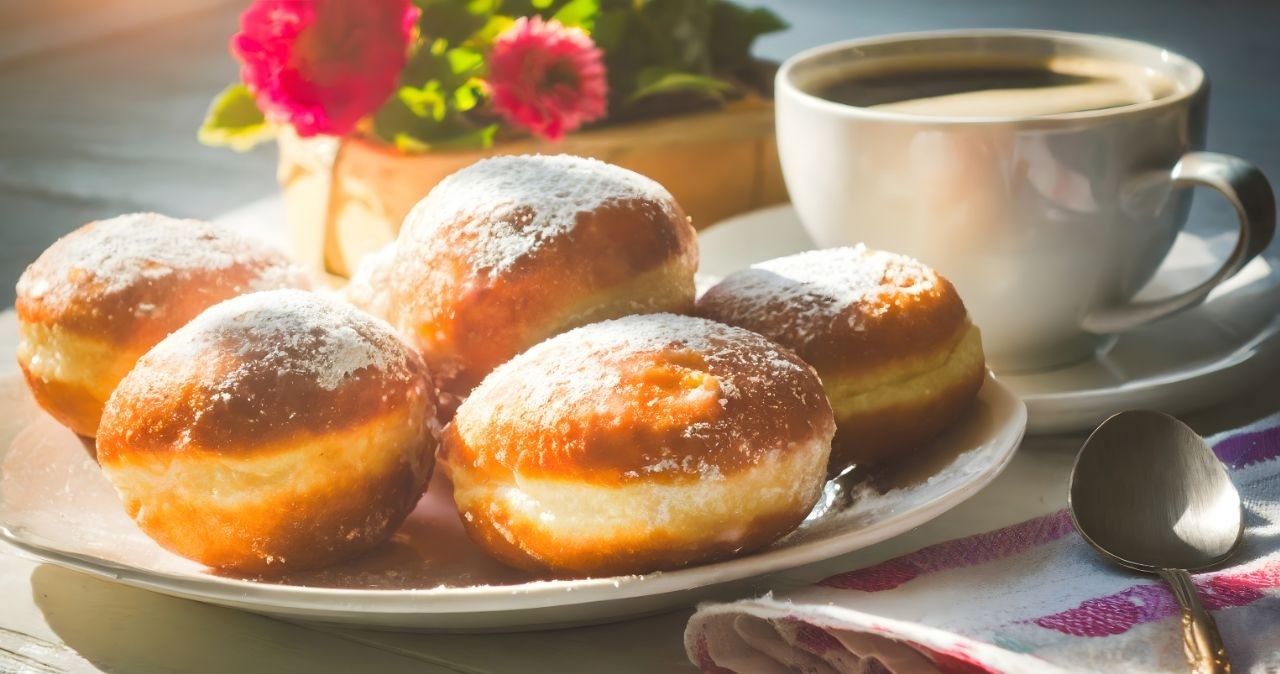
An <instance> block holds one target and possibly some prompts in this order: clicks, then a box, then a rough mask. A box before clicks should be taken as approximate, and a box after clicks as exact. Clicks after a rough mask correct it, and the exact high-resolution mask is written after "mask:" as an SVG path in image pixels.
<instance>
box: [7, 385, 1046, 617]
mask: <svg viewBox="0 0 1280 674" xmlns="http://www.w3.org/2000/svg"><path fill="white" fill-rule="evenodd" d="M15 381H16V383H17V384H18V385H22V380H21V378H20V377H16V376H10V377H0V387H3V386H6V385H12V384H14V383H15ZM978 398H979V399H986V400H988V401H989V402H996V401H998V402H999V405H998V407H999V408H1000V409H1003V410H1006V411H1005V413H1004V414H1002V415H1000V416H998V417H997V418H996V419H995V423H993V426H992V429H991V431H990V434H989V439H988V442H989V443H990V444H991V445H992V446H993V449H992V450H991V451H992V452H993V455H992V458H991V460H990V463H988V464H986V465H984V466H983V467H982V468H981V469H979V470H977V471H975V472H974V473H973V474H972V475H970V476H966V477H965V481H963V482H961V483H960V484H958V485H956V486H955V487H954V488H952V489H950V490H948V491H945V492H943V493H942V494H940V495H938V496H937V497H935V498H934V499H932V500H929V501H926V502H924V503H922V504H920V505H918V506H916V507H914V508H911V509H909V510H905V511H903V512H900V513H893V514H892V515H890V516H888V517H887V518H885V519H884V520H881V521H880V522H877V523H876V525H875V526H874V527H864V528H859V529H853V530H850V531H843V532H840V533H838V534H835V535H833V536H829V537H825V538H818V539H815V540H812V541H805V542H802V543H799V544H797V545H795V546H792V547H786V548H779V549H772V550H770V549H766V550H762V551H758V552H755V553H752V554H750V555H746V556H743V557H737V558H733V559H728V560H722V561H720V562H714V563H711V564H704V565H700V566H694V567H689V568H685V569H678V570H674V571H665V572H656V573H651V574H644V575H633V576H613V577H603V578H588V579H575V580H551V581H531V582H527V583H520V584H513V585H480V586H469V587H436V588H413V589H360V588H326V587H314V586H301V585H283V584H271V583H261V582H256V581H252V580H243V579H235V578H221V577H216V576H207V575H193V574H185V573H177V572H171V571H152V570H148V569H144V568H142V567H137V566H132V565H128V564H124V563H121V562H116V561H113V560H109V559H105V558H101V557H96V556H92V555H85V554H82V553H77V552H72V551H69V550H65V549H63V548H60V547H57V546H53V545H48V544H42V543H41V540H42V539H41V537H39V536H38V535H35V534H32V533H29V532H22V531H21V530H16V529H15V528H13V527H11V525H10V524H8V523H0V540H3V541H5V542H6V543H8V544H9V545H12V546H14V547H15V548H17V549H19V550H22V551H23V552H25V553H27V554H29V555H33V556H35V557H37V558H39V559H43V560H45V561H48V562H51V563H54V564H57V565H59V566H64V567H67V568H71V569H75V570H78V571H84V572H88V573H91V574H93V575H96V576H99V577H102V578H106V579H108V580H112V581H115V582H120V583H123V584H126V585H131V586H134V587H140V588H143V589H148V590H152V591H155V592H160V593H162V594H167V595H172V596H177V597H182V598H187V599H194V600H198V601H205V602H208V603H214V604H220V605H234V606H239V607H245V608H251V609H253V610H258V611H262V612H268V613H270V612H278V613H289V614H294V615H299V614H321V613H323V614H326V615H328V616H330V617H334V616H344V615H351V616H354V615H359V616H365V617H367V616H370V615H386V616H403V615H411V614H412V615H417V616H428V615H432V616H449V615H464V614H465V615H478V614H496V613H500V612H521V611H529V610H535V611H536V610H540V609H550V608H555V607H561V606H571V605H587V604H594V603H601V602H613V601H621V600H628V599H637V598H641V597H655V596H662V595H667V594H675V593H680V592H686V591H689V590H694V589H699V588H711V587H715V586H719V585H722V584H726V583H730V582H735V581H744V580H748V579H752V578H758V577H762V576H766V575H769V574H773V573H778V572H781V571H786V570H791V569H797V568H802V567H804V566H807V565H810V564H814V563H818V562H822V561H825V560H828V559H832V558H834V557H838V556H840V555H844V554H848V553H851V552H854V551H856V550H860V549H862V548H865V547H868V546H871V545H874V544H876V543H880V542H883V541H885V540H887V539H889V538H892V537H894V536H898V535H900V534H902V533H905V532H907V531H909V530H910V529H912V528H914V527H916V526H919V525H920V524H923V523H924V522H927V521H929V520H932V519H934V518H936V517H938V516H940V515H942V514H943V513H945V512H947V511H949V510H951V509H952V508H954V507H956V506H957V505H959V504H961V503H963V502H964V501H966V500H968V499H969V498H970V497H972V496H973V495H974V494H976V493H977V492H978V491H979V490H981V489H982V488H983V487H985V486H987V485H988V484H990V483H991V482H992V481H993V480H994V479H995V478H996V477H998V476H999V475H1000V474H1001V473H1002V472H1004V470H1005V468H1006V467H1007V466H1008V465H1009V463H1010V461H1012V459H1013V457H1014V455H1015V454H1016V453H1017V450H1018V447H1019V446H1020V445H1021V442H1022V439H1023V437H1024V436H1025V434H1026V428H1027V406H1026V404H1025V403H1024V402H1023V401H1022V400H1021V399H1020V398H1019V397H1018V396H1017V395H1016V394H1015V393H1014V392H1013V391H1012V390H1011V389H1010V388H1009V387H1008V386H1007V385H1005V384H1003V383H1001V382H1000V381H999V379H998V378H997V377H996V376H995V375H993V374H992V373H991V372H990V371H988V372H987V374H986V378H985V380H984V382H983V387H982V389H981V390H980V392H979V395H978ZM29 423H30V421H25V422H24V421H17V422H15V423H14V425H15V427H16V429H17V432H19V433H20V432H21V430H22V429H23V428H26V426H27V425H28V424H29ZM15 436H16V433H15ZM984 444H986V443H984ZM8 451H9V447H8V446H5V447H0V456H3V454H4V453H7V452H8ZM597 595H599V596H597ZM512 598H519V599H520V600H522V602H523V603H522V604H521V605H517V606H513V605H511V600H512ZM504 602H505V603H504ZM500 604H501V605H500Z"/></svg>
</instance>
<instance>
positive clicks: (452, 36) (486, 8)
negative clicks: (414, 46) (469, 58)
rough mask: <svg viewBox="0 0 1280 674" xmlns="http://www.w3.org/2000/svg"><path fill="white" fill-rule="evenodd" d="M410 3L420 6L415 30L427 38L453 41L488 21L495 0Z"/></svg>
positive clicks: (445, 0)
mask: <svg viewBox="0 0 1280 674" xmlns="http://www.w3.org/2000/svg"><path fill="white" fill-rule="evenodd" d="M413 4H415V5H417V6H418V9H419V10H421V14H420V15H419V17H418V30H419V31H421V32H422V36H423V38H424V39H426V41H427V42H430V41H431V40H435V39H441V40H445V41H446V42H448V43H449V44H455V45H456V44H462V43H463V42H464V41H465V40H466V39H467V38H468V37H469V36H470V35H471V34H472V33H475V32H476V31H478V30H480V29H481V28H483V27H484V25H485V24H486V23H488V22H489V17H490V16H492V15H493V14H494V13H496V12H497V5H498V0H470V1H469V2H462V1H460V0H413Z"/></svg>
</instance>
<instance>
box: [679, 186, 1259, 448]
mask: <svg viewBox="0 0 1280 674" xmlns="http://www.w3.org/2000/svg"><path fill="white" fill-rule="evenodd" d="M700 241H701V256H702V261H701V267H700V273H701V274H702V275H703V277H702V278H700V285H704V284H706V283H707V282H709V281H710V280H711V279H713V278H715V277H719V276H724V275H726V274H729V273H732V272H734V271H736V270H738V269H741V268H743V267H745V266H747V265H750V264H752V263H754V262H760V261H762V260H766V259H769V258H773V257H778V256H781V255H788V254H791V253H796V252H800V251H802V250H809V249H811V248H813V247H814V243H813V241H812V239H810V238H809V236H808V234H806V233H805V231H804V228H803V227H802V226H801V225H800V220H799V218H797V217H796V213H795V210H794V209H792V208H791V206H790V205H782V206H775V207H771V208H766V209H763V210H759V211H755V212H752V213H748V214H746V215H743V216H739V217H736V218H731V219H729V220H725V221H724V222H721V223H719V224H716V225H714V226H712V227H710V228H709V229H707V230H706V231H704V232H703V233H702V235H701V236H700ZM1232 242H1233V240H1232V238H1231V237H1230V236H1225V237H1212V238H1205V237H1203V236H1200V235H1198V234H1195V233H1189V232H1183V233H1182V234H1180V235H1179V236H1178V241H1177V243H1175V244H1174V247H1173V251H1172V252H1171V253H1170V255H1169V258H1168V259H1167V260H1166V261H1165V264H1164V265H1163V266H1162V267H1161V268H1160V271H1159V272H1158V273H1157V274H1156V277H1155V278H1154V279H1153V280H1152V281H1151V283H1149V284H1148V285H1147V287H1146V288H1144V289H1143V291H1142V293H1140V295H1139V297H1158V296H1161V295H1167V294H1170V293H1173V292H1177V291H1179V290H1182V289H1185V288H1189V287H1191V286H1193V285H1195V284H1196V283H1197V282H1199V281H1201V280H1203V279H1206V278H1208V277H1209V276H1210V274H1212V273H1213V271H1214V270H1215V269H1217V267H1218V265H1219V264H1220V262H1221V260H1222V259H1223V258H1225V257H1226V252H1227V250H1229V249H1230V246H1231V244H1232ZM941 271H942V272H943V273H944V274H945V273H946V270H941ZM979 327H981V326H979ZM1277 367H1280V273H1277V272H1276V269H1275V261H1274V260H1270V259H1266V258H1261V257H1260V258H1257V259H1255V260H1253V261H1252V262H1250V263H1249V264H1248V265H1247V266H1246V267H1245V268H1244V269H1243V270H1241V271H1240V273H1239V274H1237V275H1236V276H1235V277H1234V278H1232V279H1231V280H1230V281H1228V282H1227V283H1225V284H1223V285H1222V286H1220V287H1218V288H1217V289H1216V290H1215V291H1214V292H1213V294H1211V295H1210V296H1209V298H1208V299H1207V300H1206V301H1205V303H1204V304H1202V305H1200V306H1198V307H1195V308H1194V309H1190V310H1188V311H1185V312H1183V313H1181V314H1178V315H1176V316H1172V317H1170V318H1167V319H1165V320H1162V321H1158V322H1156V323H1152V324H1151V325H1147V326H1144V327H1142V328H1139V329H1136V330H1132V331H1129V332H1126V333H1124V334H1122V335H1120V336H1119V337H1118V338H1116V339H1115V341H1114V342H1113V343H1112V344H1110V345H1109V346H1108V348H1106V349H1103V350H1099V352H1098V353H1097V354H1095V356H1094V357H1093V358H1092V359H1089V360H1086V361H1084V362H1081V363H1077V364H1074V365H1071V366H1068V367H1064V368H1060V369H1056V370H1048V371H1044V372H1037V373H1033V374H1005V375H1001V377H1000V380H1001V381H1002V382H1003V383H1004V384H1006V385H1007V386H1009V388H1011V389H1013V391H1014V392H1015V393H1017V394H1018V395H1019V396H1020V397H1021V398H1022V400H1023V401H1024V402H1026V404H1027V410H1028V414H1029V419H1028V422H1027V429H1028V432H1031V433H1055V432H1062V431H1077V430H1085V429H1091V428H1093V427H1094V426H1096V425H1097V424H1098V423H1100V422H1102V420H1104V419H1106V418H1107V417H1109V416H1111V415H1112V414H1114V413H1116V412H1118V411H1120V410H1124V409H1133V408H1144V409H1158V410H1162V411H1165V412H1168V413H1170V414H1179V413H1183V412H1191V411H1194V410H1197V409H1204V408H1207V407H1210V406H1212V405H1214V404H1216V403H1219V402H1222V401H1223V400H1225V399H1227V398H1229V397H1231V396H1234V395H1239V394H1240V393H1241V392H1243V391H1247V390H1249V389H1251V388H1252V387H1254V386H1257V385H1258V384H1259V383H1261V381H1262V379H1263V378H1265V377H1268V376H1270V375H1271V374H1272V373H1274V372H1275V371H1276V368H1277Z"/></svg>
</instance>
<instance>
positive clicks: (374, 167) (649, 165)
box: [278, 98, 787, 277]
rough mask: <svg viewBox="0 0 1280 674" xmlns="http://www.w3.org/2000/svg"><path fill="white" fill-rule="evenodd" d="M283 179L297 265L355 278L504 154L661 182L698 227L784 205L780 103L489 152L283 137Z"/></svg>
mask: <svg viewBox="0 0 1280 674" xmlns="http://www.w3.org/2000/svg"><path fill="white" fill-rule="evenodd" d="M279 145H280V165H279V173H278V176H279V179H280V185H281V187H282V188H283V190H284V202H285V212H286V219H287V225H288V231H289V238H290V241H291V244H292V247H293V253H294V255H295V256H296V257H297V259H298V260H299V261H300V262H302V263H304V264H306V265H308V266H309V267H311V268H313V269H318V270H323V271H324V272H326V273H328V274H330V275H333V276H338V277H349V276H350V275H351V273H352V272H353V271H354V269H355V266H356V264H357V263H358V262H359V260H360V258H361V257H363V256H364V255H365V254H367V253H369V252H372V251H374V250H377V249H379V248H381V247H382V246H384V245H385V244H387V243H388V242H390V241H391V240H392V239H394V238H395V236H396V233H397V232H399V230H400V223H401V221H402V220H404V217H405V215H406V214H407V213H408V212H409V209H410V208H412V207H413V205H414V204H416V203H417V202H418V201H419V200H420V199H422V197H423V196H425V195H426V194H427V192H429V191H430V190H431V188H432V187H434V186H435V184H436V183H438V182H440V180H442V179H443V178H444V177H445V176H447V175H449V174H451V173H453V172H454V171H457V170H458V169H461V168H463V167H465V166H467V165H470V164H472V163H474V162H476V161H478V160H480V159H483V158H485V157H488V156H492V155H497V154H529V153H542V154H555V153H567V154H576V155H583V156H588V157H595V158H598V159H601V160H604V161H607V162H611V163H614V164H618V165H620V166H624V167H626V168H629V169H631V170H633V171H636V172H638V173H642V174H644V175H647V176H649V177H651V178H653V179H654V180H656V181H658V182H659V183H662V184H663V185H664V186H666V188H667V189H668V190H670V191H671V193H672V195H674V196H675V198H676V200H677V201H679V202H680V204H681V206H683V207H684V209H685V211H686V212H687V213H688V214H689V216H690V217H691V218H693V224H694V226H695V227H698V228H702V227H706V226H707V225H710V224H712V223H714V222H716V221H719V220H722V219H724V218H727V217H729V216H731V215H736V214H738V213H743V212H746V211H750V210H753V209H757V208H760V207H763V206H767V205H769V204H774V203H778V202H781V201H785V200H786V198H787V196H786V190H785V188H784V187H783V183H782V170H781V168H780V167H779V165H778V149H777V145H776V143H775V141H774V130H773V104H772V102H771V101H767V100H763V99H759V98H747V99H743V100H740V101H735V102H733V103H730V104H729V105H727V106H725V107H724V108H723V109H721V110H718V111H714V112H707V113H700V114H693V115H686V116H682V117H672V118H665V119H657V120H653V121H648V122H643V123H637V124H629V125H624V126H617V127H607V128H603V129H598V130H593V131H587V132H583V133H578V134H571V135H569V136H568V137H566V138H565V139H564V140H562V141H559V142H556V143H552V142H547V141H543V140H540V139H532V138H531V139H522V140H518V141H512V142H507V143H500V144H498V145H496V146H495V147H493V148H490V149H488V150H476V151H450V152H430V153H424V154H414V155H406V154H400V153H398V152H395V151H394V150H393V149H391V148H388V147H385V146H381V145H377V144H374V143H372V142H370V141H367V140H363V139H360V138H356V137H344V138H332V137H324V138H310V139H303V138H299V137H298V136H297V135H296V134H293V133H292V132H291V131H290V130H286V131H285V132H284V133H282V134H281V136H280V138H279Z"/></svg>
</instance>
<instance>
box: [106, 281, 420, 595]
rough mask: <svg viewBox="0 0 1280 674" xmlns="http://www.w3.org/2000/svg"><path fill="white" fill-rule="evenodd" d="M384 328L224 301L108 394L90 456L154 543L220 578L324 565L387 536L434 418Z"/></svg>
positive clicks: (275, 303)
mask: <svg viewBox="0 0 1280 674" xmlns="http://www.w3.org/2000/svg"><path fill="white" fill-rule="evenodd" d="M434 400H435V391H434V390H433V389H432V388H431V383H430V376H429V374H428V372H427V370H426V366H425V365H424V363H423V362H422V359H421V358H420V357H419V356H418V355H417V353H416V352H414V351H413V349H412V348H410V347H409V346H408V345H407V344H405V343H404V342H403V341H401V339H400V337H399V336H398V335H397V334H396V333H395V331H394V330H393V329H392V328H391V326H390V325H388V324H386V323H385V322H383V321H380V320H378V319H376V318H374V317H372V316H369V315H368V314H365V313H363V312H361V311H359V310H357V309H355V308H354V307H351V306H349V305H347V304H344V303H342V302H339V301H338V300H336V299H329V298H325V297H322V296H320V295H316V294H314V293H308V292H303V291H298V290H276V291H270V292H262V293H253V294H249V295H243V296H240V297H237V298H234V299H231V300H228V301H226V302H223V303H221V304H218V305H216V306H214V307H212V308H210V309H209V310H207V311H205V312H204V313H202V314H200V316H198V317H196V319H195V320H193V321H192V322H190V323H188V324H187V325H186V326H184V327H182V328H180V329H179V330H178V331H176V332H174V333H173V334H171V335H169V336H168V337H166V338H165V339H164V340H163V341H161V342H160V343H159V344H157V345H156V347H155V348H153V349H152V350H151V351H149V352H147V354H146V355H144V356H143V357H142V358H141V359H140V360H139V361H138V364H137V366H136V367H134V368H133V370H131V371H130V372H129V374H128V375H126V376H125V378H124V379H123V380H122V381H121V382H120V385H119V386H118V387H117V388H116V390H115V393H113V394H112V395H111V398H110V399H109V400H108V401H107V406H106V410H105V412H104V413H103V416H102V425H101V427H100V429H99V433H98V460H99V462H100V463H101V464H102V469H103V472H104V473H105V474H106V476H107V478H108V479H109V480H110V481H111V483H112V485H114V486H115V488H116V491H117V492H118V493H119V494H120V497H121V499H122V501H123V502H124V506H125V510H126V511H127V512H128V513H129V515H130V516H131V517H133V518H134V520H135V521H136V522H137V523H138V526H139V527H140V528H141V529H142V530H143V531H145V532H146V533H147V534H149V535H150V536H151V537H152V538H154V539H155V540H156V541H157V542H158V543H160V545H162V546H163V547H165V548H167V549H169V550H171V551H173V552H175V553H177V554H179V555H182V556H184V557H187V558H190V559H193V560H196V561H198V562H201V563H203V564H206V565H208V566H211V567H215V568H219V569H227V570H231V571H235V572H237V573H242V574H272V573H277V572H281V571H293V570H298V569H307V568H316V567H322V566H326V565H329V564H332V563H334V562H338V561H341V560H343V559H346V558H349V557H352V556H354V555H357V554H359V553H361V552H363V551H365V550H368V549H370V548H371V547H373V546H375V545H377V544H378V543H380V542H382V541H384V540H386V539H387V537H389V536H390V535H391V533H392V532H393V531H394V530H395V529H396V527H398V526H399V525H400V523H401V522H402V521H403V520H404V518H405V516H406V515H407V514H408V513H409V511H410V510H412V509H413V506H414V504H415V503H417V501H418V499H419V498H420V497H421V496H422V494H423V492H424V491H425V490H426V485H427V479H428V478H429V477H430V474H431V469H432V466H433V464H434V458H433V453H434V451H435V448H436V445H437V444H438V438H439V425H438V424H437V423H436V421H435V410H434V408H433V405H434Z"/></svg>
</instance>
